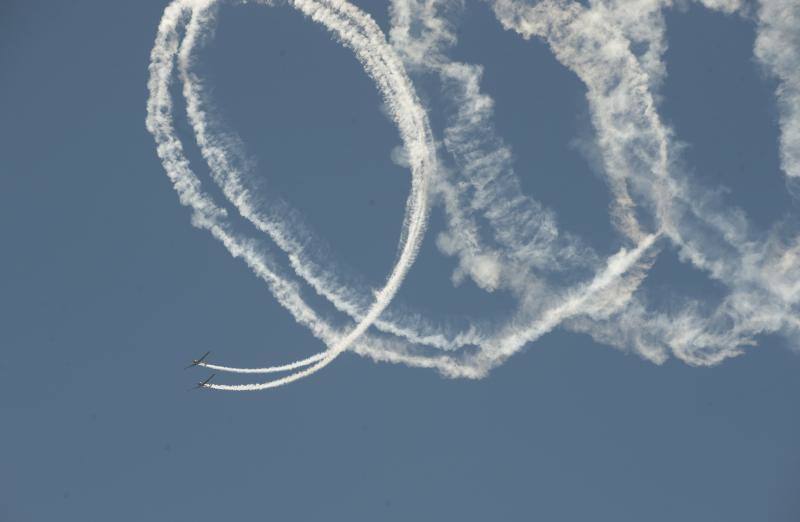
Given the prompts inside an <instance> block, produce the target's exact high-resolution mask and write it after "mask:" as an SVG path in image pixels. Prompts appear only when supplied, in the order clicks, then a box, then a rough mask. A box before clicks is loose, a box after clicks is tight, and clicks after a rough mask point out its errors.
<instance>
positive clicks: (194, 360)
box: [184, 352, 211, 370]
mask: <svg viewBox="0 0 800 522" xmlns="http://www.w3.org/2000/svg"><path fill="white" fill-rule="evenodd" d="M210 353H211V352H206V353H204V354H203V356H202V357H200V358H199V359H193V360H192V364H190V365H189V366H187V367H186V368H184V370H188V369H189V368H193V367H195V366H197V365H198V364H200V363H202V362H203V361H205V360H206V357H208V354H210Z"/></svg>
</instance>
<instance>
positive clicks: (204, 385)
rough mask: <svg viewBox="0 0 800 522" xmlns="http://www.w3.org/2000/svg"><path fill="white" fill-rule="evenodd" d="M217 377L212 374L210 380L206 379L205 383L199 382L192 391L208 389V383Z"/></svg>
mask: <svg viewBox="0 0 800 522" xmlns="http://www.w3.org/2000/svg"><path fill="white" fill-rule="evenodd" d="M215 375H216V373H212V374H211V377H209V378H208V379H206V380H205V381H202V382H198V383H197V385H196V386H195V387H194V388H192V389H193V390H196V389H197V388H207V387H208V381H210V380H211V379H213V378H214V376H215Z"/></svg>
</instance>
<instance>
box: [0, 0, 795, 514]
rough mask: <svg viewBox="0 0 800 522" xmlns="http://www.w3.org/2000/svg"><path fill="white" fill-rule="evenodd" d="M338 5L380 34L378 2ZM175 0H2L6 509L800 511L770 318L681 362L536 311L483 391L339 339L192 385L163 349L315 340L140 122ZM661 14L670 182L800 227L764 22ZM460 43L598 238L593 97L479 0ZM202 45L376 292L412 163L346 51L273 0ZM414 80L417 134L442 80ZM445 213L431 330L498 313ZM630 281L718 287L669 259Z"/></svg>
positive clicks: (297, 194) (519, 154) (533, 159)
mask: <svg viewBox="0 0 800 522" xmlns="http://www.w3.org/2000/svg"><path fill="white" fill-rule="evenodd" d="M355 3H356V4H357V5H359V6H360V7H361V8H362V9H364V10H365V11H367V12H369V13H370V14H371V15H372V16H373V17H374V18H375V19H376V20H377V22H378V23H379V24H380V25H381V27H382V29H383V30H384V31H387V30H388V27H389V25H388V24H389V17H388V11H387V6H386V5H385V3H384V2H378V1H374V0H366V1H360V2H355ZM165 5H166V4H165V2H162V1H153V0H147V1H136V2H108V1H90V0H75V1H69V2H67V1H64V2H61V1H56V2H43V1H38V0H24V1H16V0H6V1H5V2H3V3H2V5H0V70H2V81H0V143H2V148H1V149H0V216H1V217H0V230H2V237H3V238H4V241H3V245H4V246H3V248H2V255H0V269H1V270H0V273H1V274H2V276H0V318H2V319H0V325H2V326H0V348H1V351H0V419H1V420H0V521H13V522H28V521H36V522H38V521H52V520H60V521H73V520H74V521H93V520H113V521H116V522H127V521H139V520H147V521H162V520H163V521H173V520H195V521H206V520H209V521H210V520H219V519H221V520H239V519H248V520H297V521H307V520H319V519H329V520H331V519H332V520H354V521H355V520H358V521H360V520H365V521H366V520H464V521H467V520H526V521H529V520H542V521H584V520H593V521H594V520H597V521H615V522H620V521H631V522H633V521H648V522H651V521H652V522H660V521H664V522H667V521H677V520H680V521H682V522H693V521H698V522H700V521H702V522H707V521H712V520H725V521H726V522H739V521H741V522H752V521H761V520H764V521H775V522H793V521H797V520H800V413H798V409H797V398H798V397H800V378H798V376H800V355H798V353H797V347H796V346H793V345H792V342H791V341H790V340H787V339H786V338H785V337H781V336H778V335H762V336H759V337H758V338H757V341H758V344H757V346H755V347H752V348H748V349H747V350H746V353H745V354H744V355H742V356H740V357H735V358H732V359H728V360H726V361H724V362H722V363H721V364H719V365H715V366H712V367H693V366H690V365H687V364H686V363H684V362H682V361H680V360H678V359H676V358H669V359H668V360H667V361H666V362H664V363H663V364H661V365H657V364H654V363H652V362H650V361H647V360H645V359H644V358H643V357H640V356H639V355H637V354H635V353H630V352H628V353H626V352H624V351H621V350H618V349H615V348H613V347H610V346H606V345H604V344H600V343H597V342H595V341H593V340H592V338H591V337H589V336H587V335H584V334H580V333H574V331H573V330H569V329H566V328H556V329H554V330H553V331H552V332H550V333H548V334H546V335H544V336H543V337H542V338H540V339H538V340H537V341H536V342H533V343H530V344H529V345H527V346H526V347H525V349H523V350H522V351H521V353H517V354H516V355H514V356H513V357H511V358H510V359H509V360H508V361H506V362H505V363H504V364H503V365H501V366H499V367H497V368H495V369H493V370H492V371H491V372H490V373H489V374H488V376H487V377H485V378H483V379H480V380H469V379H449V378H445V377H443V376H441V375H439V374H438V373H436V372H435V371H433V370H429V369H420V368H411V367H408V366H406V365H402V364H388V363H375V362H373V361H371V360H369V359H367V358H363V357H360V356H357V355H355V354H352V353H345V354H343V355H342V356H341V357H339V358H338V359H337V360H335V361H334V362H333V363H332V364H331V365H330V366H329V367H327V368H326V369H324V370H323V371H321V372H319V373H317V374H316V375H314V376H313V377H310V378H308V379H306V380H303V381H301V382H298V383H295V384H293V385H291V386H287V387H284V388H280V389H276V390H267V391H264V392H258V393H249V394H248V393H244V394H242V393H224V392H213V391H210V390H196V391H192V392H188V391H186V390H187V388H189V387H191V386H192V385H193V383H194V382H196V381H197V380H199V379H201V378H204V377H206V376H207V375H208V372H207V371H206V370H203V369H197V368H194V369H192V370H191V371H189V370H187V371H184V370H183V366H185V365H186V364H187V363H188V362H189V361H190V360H191V359H192V358H193V357H197V356H199V355H200V354H202V353H203V352H205V351H207V350H211V351H212V355H211V356H210V358H211V359H212V360H214V361H215V362H217V361H218V362H224V363H230V364H236V365H242V366H247V365H269V364H272V363H280V362H284V361H290V360H293V359H296V358H298V357H302V356H306V355H310V354H313V353H315V352H317V351H319V350H321V349H323V348H324V346H323V345H322V344H321V343H320V341H318V340H317V339H315V338H314V337H312V336H311V335H310V334H309V333H308V331H307V330H306V329H305V328H303V327H301V326H299V325H297V324H296V323H295V322H294V321H293V319H292V318H291V316H290V315H289V314H288V313H287V312H286V311H285V310H284V309H283V308H282V307H281V306H280V305H279V304H278V303H277V302H276V301H275V299H274V298H273V297H272V295H271V294H270V293H269V291H268V290H267V288H266V286H265V285H264V284H263V283H262V282H261V281H260V280H258V279H257V278H256V277H255V276H254V275H253V274H252V272H251V271H250V270H249V269H248V268H247V266H246V265H245V264H244V263H243V262H242V261H241V260H240V259H234V258H233V257H231V256H230V255H229V253H228V252H227V251H226V250H225V249H224V248H223V247H222V245H221V244H220V243H219V242H217V241H216V240H214V239H213V238H212V237H211V236H210V235H209V234H208V233H207V232H206V231H203V230H199V229H197V228H194V227H192V225H191V221H190V211H189V210H188V209H187V208H186V207H183V206H181V205H180V204H179V202H178V198H177V196H176V194H175V191H174V190H173V188H172V186H171V183H170V181H169V179H168V178H167V176H166V175H165V172H164V168H163V166H162V164H161V162H160V161H159V159H158V157H157V155H156V151H155V145H154V142H153V137H152V136H151V135H150V134H149V133H148V132H147V130H146V128H145V104H146V100H147V97H148V92H147V78H148V63H149V55H150V50H151V49H152V47H153V40H154V37H155V34H156V29H157V27H158V23H159V20H160V18H161V15H162V13H163V10H164V7H165ZM666 23H667V37H668V41H669V48H668V50H667V51H666V54H665V57H664V58H665V61H666V64H667V72H668V75H667V77H666V79H665V81H664V84H663V87H662V88H661V94H662V99H661V101H660V105H659V108H660V111H661V114H662V117H663V118H664V120H665V121H666V122H667V123H668V124H669V125H670V126H671V127H672V129H673V130H674V132H675V134H676V135H677V136H679V138H680V139H681V140H682V141H683V142H685V143H686V148H685V149H684V150H683V160H684V161H685V164H686V165H688V167H687V169H688V170H691V171H693V172H696V175H697V177H698V178H699V179H700V180H702V182H703V183H706V184H708V185H710V186H724V187H727V192H725V195H724V197H725V198H729V199H726V201H731V202H735V204H736V205H738V206H739V207H740V208H742V209H743V210H744V211H745V212H746V213H747V215H748V216H749V218H750V219H751V221H752V222H753V223H754V226H755V227H762V228H766V227H767V226H768V225H769V224H770V223H773V222H775V221H776V220H779V219H781V218H782V217H783V216H786V215H791V213H793V212H794V213H795V215H796V212H797V207H796V204H793V203H792V202H791V200H790V197H789V196H788V195H787V193H786V191H785V188H784V180H783V174H782V173H781V171H780V160H779V151H778V143H779V136H778V126H777V123H776V121H777V109H776V106H775V101H774V96H773V90H774V87H775V85H774V83H773V81H772V80H770V79H768V78H766V77H765V75H764V74H763V71H762V70H760V69H759V66H758V65H757V64H756V63H755V62H754V59H753V41H754V37H755V32H754V27H753V24H752V23H750V22H748V21H745V20H743V19H741V18H739V17H735V16H728V15H724V14H721V13H718V12H712V11H709V10H706V9H705V8H702V7H699V6H695V5H692V6H690V7H688V8H685V9H670V10H668V11H667V12H666ZM459 36H460V42H459V44H458V45H457V47H456V48H455V49H453V51H452V52H453V56H454V57H455V58H456V59H458V60H463V61H466V62H469V63H478V64H482V65H483V66H484V69H485V70H484V77H483V80H482V82H481V88H482V89H483V90H484V92H486V93H487V94H489V95H491V97H492V98H493V99H494V100H495V114H494V124H495V127H496V130H497V133H498V134H499V135H501V136H502V137H503V140H504V141H505V143H506V144H508V145H509V146H510V147H511V148H512V150H513V153H514V159H513V162H514V166H515V169H516V171H517V172H518V174H519V176H520V179H521V184H522V188H523V191H524V192H525V193H526V194H529V195H531V196H533V197H535V198H536V199H537V200H538V201H540V202H542V203H543V204H544V205H546V206H548V207H550V208H552V209H554V211H555V212H556V215H557V219H558V223H559V225H560V226H561V227H563V229H564V230H566V231H569V232H572V233H574V234H575V235H577V236H580V237H582V238H583V240H584V241H585V243H586V244H588V245H590V246H591V247H592V248H594V249H595V250H596V251H597V252H599V253H600V254H602V255H604V256H606V255H610V254H612V253H613V252H615V251H616V250H617V249H618V248H619V246H620V240H619V237H618V235H617V234H616V232H615V231H614V229H613V227H612V224H611V222H610V220H609V214H608V206H609V201H610V196H609V190H608V188H607V185H606V184H605V182H604V181H603V179H602V178H601V177H600V176H599V175H598V174H597V173H596V171H595V170H594V169H593V168H592V165H591V164H590V162H589V161H588V160H587V159H586V157H585V156H584V155H582V154H580V153H579V150H578V149H579V148H580V145H578V144H579V143H580V142H581V140H585V139H586V136H587V135H588V134H590V133H591V125H590V121H589V116H588V113H589V108H588V105H587V102H586V98H585V87H584V85H583V84H582V83H581V81H580V80H579V79H578V77H577V76H575V75H574V74H573V73H571V72H570V71H569V70H567V69H566V68H565V67H563V66H562V65H561V64H559V63H558V62H557V61H556V60H555V58H554V57H553V54H552V53H551V52H550V50H549V49H548V47H547V46H546V45H545V44H544V43H542V42H541V41H540V40H537V39H533V40H527V41H526V40H523V39H521V38H520V37H519V36H518V35H517V34H515V33H513V32H512V31H504V30H503V28H502V26H501V25H500V24H499V23H498V22H497V20H496V19H495V17H494V15H493V14H492V12H491V10H490V8H489V7H488V6H487V5H485V4H484V3H473V2H468V5H467V9H466V10H465V12H464V14H463V16H462V17H461V20H460V30H459ZM202 57H203V64H202V68H203V70H204V72H206V73H208V74H209V75H210V77H211V78H213V82H212V85H213V96H214V99H215V104H216V105H217V108H218V109H219V111H220V114H221V115H222V117H223V118H224V119H225V121H226V122H227V123H228V124H229V125H230V126H231V127H232V128H234V129H236V131H237V132H238V133H239V135H240V137H241V138H242V141H243V142H244V143H245V145H246V147H247V152H248V154H250V155H251V156H252V157H253V159H254V161H255V162H256V164H257V170H258V174H259V175H261V176H264V177H265V178H266V179H268V180H269V184H270V189H271V190H274V191H275V192H276V193H277V194H280V196H281V197H282V198H283V199H285V200H286V201H288V202H289V203H290V204H291V205H293V206H294V207H295V208H296V209H297V210H298V211H299V213H300V214H302V216H303V218H304V221H305V223H306V225H307V226H309V227H310V228H312V229H313V230H315V231H316V232H317V233H318V234H319V235H320V236H321V237H324V238H325V239H326V241H327V243H328V247H329V249H330V251H331V253H332V255H333V256H334V258H335V263H338V264H341V265H343V266H348V267H350V269H352V271H353V273H358V274H360V275H361V276H362V277H363V278H364V280H366V281H368V282H369V283H370V284H372V285H375V286H376V287H377V286H379V285H380V283H381V281H382V280H383V279H384V278H385V276H386V274H387V273H388V272H389V270H390V269H391V267H392V263H393V262H394V261H395V260H396V254H397V242H398V235H399V232H400V226H401V222H402V215H403V208H404V204H405V200H406V198H407V196H408V191H409V185H410V183H409V179H410V178H409V175H408V171H407V170H406V169H404V168H401V167H400V166H398V165H397V164H395V162H393V161H392V159H391V156H392V150H393V149H394V148H395V147H397V146H398V145H399V144H400V137H399V135H398V132H397V130H396V128H395V127H394V126H393V125H392V123H391V122H390V121H389V119H388V118H387V116H386V114H385V111H384V109H382V106H381V99H380V96H379V94H378V92H377V90H376V89H375V87H374V85H373V84H372V82H371V81H370V80H369V78H368V77H367V76H366V75H365V74H364V72H363V70H362V68H361V66H360V65H359V63H358V62H357V61H356V60H355V59H354V58H353V54H352V53H351V52H350V51H348V50H347V49H345V48H343V47H342V46H340V45H338V44H337V43H335V42H334V41H332V40H331V38H330V36H329V34H328V33H326V31H325V30H324V29H322V28H321V27H320V26H318V25H316V24H313V23H311V22H309V21H308V20H306V19H304V18H303V17H302V16H301V15H299V14H298V13H296V12H294V11H292V10H290V9H289V8H287V7H276V8H264V7H261V6H225V7H223V8H222V9H221V11H220V15H219V23H218V27H217V31H216V34H215V36H214V40H213V42H212V43H210V44H209V47H208V48H207V49H206V50H205V51H203V52H202ZM414 79H415V85H416V86H417V89H418V94H419V95H420V97H421V98H422V100H423V102H424V103H425V106H426V107H428V108H429V113H430V118H431V123H432V126H433V129H434V131H435V132H437V133H438V132H440V131H441V128H442V126H443V123H442V121H443V115H442V111H443V109H442V108H441V107H442V103H440V102H441V100H440V98H441V96H442V95H441V93H440V92H439V91H438V86H437V85H436V83H435V82H434V81H433V80H432V79H431V78H430V77H426V76H425V75H420V76H419V77H415V78H414ZM175 94H176V99H177V98H178V96H177V94H178V91H177V90H176V92H175ZM176 107H177V108H176V111H175V114H176V120H177V121H178V123H179V127H178V132H179V134H180V135H181V137H182V138H183V139H184V141H185V142H186V143H188V144H192V143H193V142H192V137H191V129H190V128H189V126H188V124H187V123H186V117H185V110H184V109H183V106H182V105H181V104H180V103H177V104H176ZM187 153H188V154H189V155H190V159H191V160H192V162H193V166H194V167H196V169H197V170H198V172H199V173H202V174H204V175H205V176H207V167H204V164H203V163H202V158H200V155H199V152H198V151H197V150H196V148H195V149H191V148H188V149H187ZM203 169H205V170H203ZM212 193H213V194H215V195H217V193H216V192H213V191H212ZM793 205H794V207H793ZM442 226H443V217H442V212H441V209H435V210H434V212H433V214H432V216H431V224H430V229H429V231H428V234H427V236H426V238H425V240H424V243H423V245H422V250H421V253H420V255H419V257H418V259H417V260H416V263H415V264H414V266H413V267H412V268H411V271H410V273H409V276H408V278H407V280H406V281H405V283H404V286H403V287H402V289H401V291H400V293H399V296H398V299H399V300H400V301H401V302H402V303H403V304H404V305H407V306H409V307H413V308H415V309H417V310H422V311H424V313H426V314H430V315H431V316H434V317H445V316H451V315H459V314H469V315H470V316H472V317H482V318H487V319H498V318H503V317H505V316H506V315H507V314H508V313H510V308H511V304H510V303H511V300H510V298H509V297H508V296H506V295H504V294H503V293H502V292H499V293H493V294H486V293H485V292H482V291H481V290H480V289H478V287H477V286H476V285H475V284H473V283H472V282H470V281H466V282H465V283H464V284H462V285H461V286H459V287H457V288H453V285H452V283H451V280H450V276H451V273H452V271H453V269H454V266H455V261H454V259H453V258H452V257H448V256H445V255H443V254H442V252H441V251H440V250H439V249H438V248H437V246H436V236H437V234H438V232H439V231H441V228H442ZM242 227H243V228H246V226H245V225H244V224H243V225H242ZM247 230H249V231H251V232H252V230H251V229H247ZM332 262H334V261H332ZM647 284H648V285H649V286H648V287H647V288H648V291H650V292H651V293H653V294H654V295H659V294H660V293H661V292H666V291H670V292H673V291H674V292H675V293H677V294H682V295H689V296H696V295H711V294H713V293H714V292H716V291H717V287H716V286H715V283H712V282H710V281H709V279H708V277H707V275H706V274H704V273H702V272H701V271H699V270H696V269H695V268H693V267H691V266H689V265H688V264H686V263H683V262H681V261H680V259H679V257H678V255H677V253H676V251H675V250H674V249H670V248H665V249H664V251H663V252H662V253H661V254H660V255H659V257H658V258H657V261H656V263H655V265H654V266H653V268H652V270H651V271H650V272H649V274H648V279H647ZM321 301H322V300H321V299H319V303H318V302H317V301H313V303H314V304H315V305H319V306H323V305H322V303H321ZM216 380H218V381H220V382H235V381H236V378H235V377H231V376H228V375H217V377H216Z"/></svg>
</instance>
